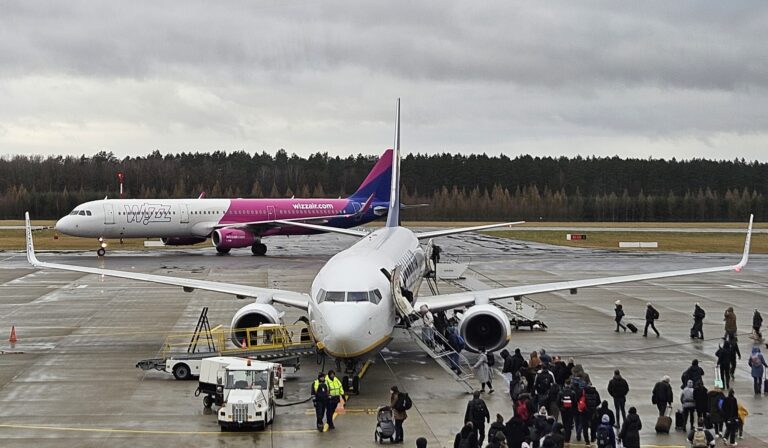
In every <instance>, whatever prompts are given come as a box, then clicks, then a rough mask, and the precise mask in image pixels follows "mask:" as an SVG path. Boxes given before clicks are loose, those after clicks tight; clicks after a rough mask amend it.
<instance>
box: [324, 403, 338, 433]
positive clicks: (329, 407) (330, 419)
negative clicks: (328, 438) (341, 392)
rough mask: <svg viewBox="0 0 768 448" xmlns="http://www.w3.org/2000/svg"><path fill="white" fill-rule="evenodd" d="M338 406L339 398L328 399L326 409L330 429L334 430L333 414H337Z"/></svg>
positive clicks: (326, 418) (326, 419)
mask: <svg viewBox="0 0 768 448" xmlns="http://www.w3.org/2000/svg"><path fill="white" fill-rule="evenodd" d="M338 405H339V397H338V396H336V397H331V398H329V399H328V405H327V406H326V407H325V422H326V423H328V427H329V428H333V413H334V412H336V406H338Z"/></svg>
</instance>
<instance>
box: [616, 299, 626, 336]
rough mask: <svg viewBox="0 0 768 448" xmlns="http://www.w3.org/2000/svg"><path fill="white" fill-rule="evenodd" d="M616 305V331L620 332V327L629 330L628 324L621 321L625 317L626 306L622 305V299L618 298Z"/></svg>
mask: <svg viewBox="0 0 768 448" xmlns="http://www.w3.org/2000/svg"><path fill="white" fill-rule="evenodd" d="M614 305H616V306H615V307H614V308H613V313H614V314H615V315H616V317H614V318H613V320H615V321H616V330H615V331H616V333H618V332H619V328H621V329H623V330H624V332H625V333H626V332H627V326H626V325H624V324H622V323H621V320H622V319H624V307H623V306H622V305H621V300H617V301H616V302H615V303H614Z"/></svg>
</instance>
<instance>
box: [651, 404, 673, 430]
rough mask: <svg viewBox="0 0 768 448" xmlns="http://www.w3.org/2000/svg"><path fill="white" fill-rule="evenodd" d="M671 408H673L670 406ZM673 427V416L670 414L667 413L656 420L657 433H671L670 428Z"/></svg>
mask: <svg viewBox="0 0 768 448" xmlns="http://www.w3.org/2000/svg"><path fill="white" fill-rule="evenodd" d="M669 409H670V410H671V409H672V408H669ZM671 427H672V417H670V416H668V415H667V414H666V413H664V415H662V416H660V417H659V419H658V420H656V428H655V429H656V433H657V434H669V429H670V428H671Z"/></svg>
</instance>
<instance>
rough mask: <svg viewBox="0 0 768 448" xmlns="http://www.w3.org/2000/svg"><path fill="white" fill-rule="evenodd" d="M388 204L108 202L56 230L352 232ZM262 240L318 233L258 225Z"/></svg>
mask: <svg viewBox="0 0 768 448" xmlns="http://www.w3.org/2000/svg"><path fill="white" fill-rule="evenodd" d="M386 205H387V203H386V202H383V203H373V204H371V207H370V208H369V210H367V211H366V212H365V213H360V214H358V215H356V216H354V217H338V216H335V215H345V214H353V213H356V212H358V211H359V210H361V208H362V207H363V204H362V203H361V202H358V201H354V200H351V199H105V200H99V201H91V202H86V203H84V204H81V205H79V206H77V207H75V209H74V210H73V211H72V213H70V214H69V215H67V216H65V217H63V218H61V219H60V220H59V221H58V222H57V223H56V229H57V230H58V231H60V232H61V233H64V234H66V235H71V236H78V237H87V238H99V237H104V238H172V237H178V238H184V237H188V238H206V237H208V236H209V235H210V233H211V231H212V230H213V229H214V228H215V226H219V225H222V224H237V223H245V222H254V221H271V220H291V219H293V220H295V219H301V218H315V217H327V221H325V222H323V224H324V225H329V226H333V227H342V228H349V227H354V226H359V225H361V224H365V223H367V222H370V221H373V220H374V219H377V218H378V217H379V216H378V215H377V214H376V213H377V210H381V209H382V207H386ZM254 230H256V232H255V233H256V234H257V235H258V236H272V235H306V234H312V233H318V232H315V231H313V230H310V229H306V228H300V227H292V226H279V227H277V226H268V225H264V226H263V227H262V228H259V226H255V229H254Z"/></svg>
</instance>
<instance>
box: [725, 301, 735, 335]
mask: <svg viewBox="0 0 768 448" xmlns="http://www.w3.org/2000/svg"><path fill="white" fill-rule="evenodd" d="M723 320H724V321H725V331H727V332H728V333H736V313H734V312H733V307H732V306H729V307H728V309H727V310H725V318H724V319H723Z"/></svg>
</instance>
